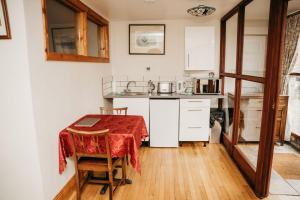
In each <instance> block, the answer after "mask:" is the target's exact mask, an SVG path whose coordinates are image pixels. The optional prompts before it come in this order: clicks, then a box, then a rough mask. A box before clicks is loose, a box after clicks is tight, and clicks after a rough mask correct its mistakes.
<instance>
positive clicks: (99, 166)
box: [78, 157, 121, 172]
mask: <svg viewBox="0 0 300 200" xmlns="http://www.w3.org/2000/svg"><path fill="white" fill-rule="evenodd" d="M119 161H121V158H112V167H113V168H114V167H115V166H116V165H117V164H118V162H119ZM78 170H87V171H95V172H103V171H108V170H109V169H108V165H107V159H106V158H90V157H89V158H88V157H81V158H80V159H79V160H78Z"/></svg>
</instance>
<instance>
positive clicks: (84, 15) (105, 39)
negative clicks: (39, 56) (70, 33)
mask: <svg viewBox="0 0 300 200" xmlns="http://www.w3.org/2000/svg"><path fill="white" fill-rule="evenodd" d="M46 1H47V0H42V13H43V23H44V45H45V55H46V60H52V61H74V62H97V63H109V62H110V54H109V21H108V20H107V19H105V18H104V17H102V16H100V15H99V14H97V13H96V12H95V11H94V10H92V9H91V8H89V7H88V6H87V5H85V4H84V3H82V2H81V1H79V0H58V2H59V3H61V4H63V5H65V6H67V7H69V8H71V9H72V10H74V11H75V12H76V15H77V16H76V25H77V29H76V32H77V37H76V38H77V39H76V44H77V45H76V46H77V54H65V53H56V52H51V51H50V47H49V34H50V33H49V30H48V17H47V8H46ZM88 20H91V21H92V22H94V23H95V24H97V25H98V30H99V33H100V34H98V42H99V41H100V46H99V56H98V57H95V56H88V46H87V43H88V41H87V21H88Z"/></svg>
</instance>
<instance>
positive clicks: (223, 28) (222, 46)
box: [220, 21, 226, 73]
mask: <svg viewBox="0 0 300 200" xmlns="http://www.w3.org/2000/svg"><path fill="white" fill-rule="evenodd" d="M225 55H226V21H221V35H220V73H224V72H225Z"/></svg>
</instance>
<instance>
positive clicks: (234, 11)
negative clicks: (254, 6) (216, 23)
mask: <svg viewBox="0 0 300 200" xmlns="http://www.w3.org/2000/svg"><path fill="white" fill-rule="evenodd" d="M252 1H253V0H243V1H241V2H240V3H239V4H238V5H236V6H235V7H234V8H232V9H231V10H230V11H229V12H228V13H227V14H226V15H224V16H223V17H222V18H221V21H227V20H228V19H229V18H231V17H232V16H233V15H235V14H236V13H238V12H239V9H240V8H241V7H244V6H246V5H248V4H249V3H251V2H252Z"/></svg>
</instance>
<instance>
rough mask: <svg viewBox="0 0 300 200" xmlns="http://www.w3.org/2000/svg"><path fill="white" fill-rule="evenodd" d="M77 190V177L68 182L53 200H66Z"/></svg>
mask: <svg viewBox="0 0 300 200" xmlns="http://www.w3.org/2000/svg"><path fill="white" fill-rule="evenodd" d="M75 190H76V179H75V175H73V176H72V178H71V179H70V180H69V181H68V182H67V184H66V185H65V186H64V187H63V188H62V189H61V190H60V191H59V193H58V194H57V195H56V196H55V197H54V198H53V200H65V199H68V198H69V197H70V194H71V193H72V192H73V191H75Z"/></svg>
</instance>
